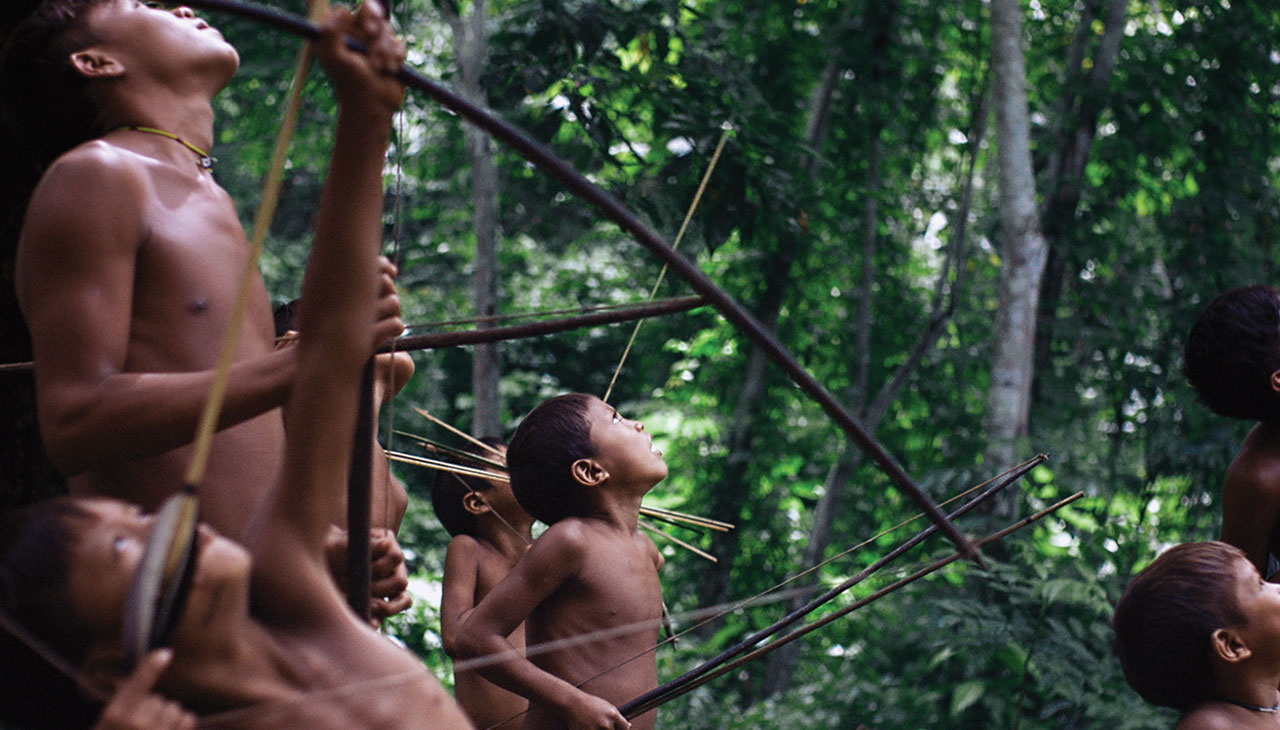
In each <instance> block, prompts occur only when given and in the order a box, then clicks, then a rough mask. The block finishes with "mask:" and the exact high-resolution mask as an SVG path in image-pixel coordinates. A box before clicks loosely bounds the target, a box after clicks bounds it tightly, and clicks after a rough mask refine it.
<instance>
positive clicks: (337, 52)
mask: <svg viewBox="0 0 1280 730" xmlns="http://www.w3.org/2000/svg"><path fill="white" fill-rule="evenodd" d="M348 36H349V37H351V38H353V39H355V40H356V41H359V42H360V43H361V44H362V45H364V47H365V49H366V50H367V52H368V53H367V54H361V53H357V52H356V51H353V50H351V49H350V48H348V47H347V42H346V40H347V37H348ZM315 49H316V55H317V56H318V57H319V59H320V63H321V64H323V65H324V69H325V71H326V72H327V73H328V74H329V79H330V80H331V81H332V82H333V87H334V91H335V92H336V93H337V95H338V101H339V103H341V104H342V105H343V107H344V109H355V110H358V111H363V112H377V111H382V112H385V113H386V114H387V115H388V116H390V114H392V113H394V112H395V111H396V110H397V109H399V108H400V102H401V101H402V100H403V99H404V85H403V84H401V83H400V82H399V81H398V80H396V73H397V72H398V71H399V70H400V66H401V64H403V63H404V57H405V45H404V43H403V42H402V41H400V39H398V38H396V37H395V35H394V34H393V33H392V32H391V25H390V24H389V23H388V22H387V20H386V18H385V17H383V14H382V6H381V5H379V4H378V2H377V1H376V0H365V2H364V3H362V4H361V5H360V7H359V8H357V9H356V11H355V13H352V12H351V11H349V10H347V9H346V8H343V7H336V8H334V9H333V10H332V11H330V13H329V17H328V19H327V20H325V22H324V24H323V25H321V26H320V38H319V40H318V41H317V42H316V44H315Z"/></svg>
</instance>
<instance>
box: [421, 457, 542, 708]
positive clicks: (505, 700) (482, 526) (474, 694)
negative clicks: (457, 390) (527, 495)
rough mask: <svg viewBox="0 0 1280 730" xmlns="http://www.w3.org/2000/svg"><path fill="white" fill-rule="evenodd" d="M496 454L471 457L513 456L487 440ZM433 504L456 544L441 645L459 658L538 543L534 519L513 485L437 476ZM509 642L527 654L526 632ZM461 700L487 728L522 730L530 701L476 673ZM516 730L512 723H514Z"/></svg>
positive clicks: (443, 599) (447, 576) (461, 686)
mask: <svg viewBox="0 0 1280 730" xmlns="http://www.w3.org/2000/svg"><path fill="white" fill-rule="evenodd" d="M483 441H484V442H485V443H487V444H489V445H490V446H492V447H493V448H494V449H495V451H486V450H483V449H480V448H479V447H477V448H474V449H469V450H470V451H473V452H474V453H475V454H476V455H477V456H481V457H484V458H486V459H489V460H491V461H492V460H498V461H502V460H503V459H504V455H505V454H506V451H507V448H506V446H505V445H503V443H502V442H501V441H499V440H498V439H484V440H483ZM431 504H432V506H433V507H434V508H435V511H436V516H437V517H439V518H440V523H441V524H443V525H444V528H445V529H446V530H448V531H449V534H450V535H452V536H453V539H452V540H451V541H450V542H449V551H448V553H447V554H446V555H445V561H444V588H443V591H442V593H441V596H440V639H441V642H442V643H443V644H444V651H445V653H446V654H448V655H449V656H451V657H456V656H457V655H458V629H459V627H460V626H461V625H462V622H463V621H464V620H465V619H466V618H467V615H468V614H470V613H471V609H473V608H475V607H476V605H477V604H479V603H480V601H481V600H483V599H484V597H485V596H487V595H488V594H489V592H490V591H492V590H493V588H494V586H496V585H498V583H499V582H500V581H501V580H502V579H503V578H505V577H506V576H507V574H508V573H510V572H511V569H512V568H514V567H515V565H516V563H518V562H520V559H521V558H522V557H524V554H525V552H526V551H527V550H528V549H529V545H530V544H531V543H532V542H533V535H532V533H531V532H530V530H531V528H532V527H533V518H532V517H530V516H529V513H528V512H525V511H524V509H523V508H522V507H521V506H520V504H519V503H518V502H516V499H515V496H514V495H512V493H511V485H510V483H508V482H506V481H499V480H496V479H484V478H481V477H477V476H462V475H459V474H453V473H451V472H443V471H442V472H437V473H436V480H435V483H434V484H433V485H432V487H431ZM507 641H508V642H510V643H511V645H512V646H513V647H515V648H516V649H518V650H523V649H524V625H523V624H522V625H520V626H517V627H516V629H515V631H513V632H511V634H510V635H508V636H507ZM453 681H454V691H453V696H454V698H455V699H457V700H458V704H460V705H462V709H463V710H464V711H465V712H466V713H467V716H468V717H470V718H471V721H472V722H474V723H475V724H476V727H479V728H494V729H495V730H514V728H518V727H520V723H521V721H522V720H523V718H522V717H519V715H520V714H521V713H523V712H524V711H525V710H526V709H528V707H529V701H528V700H526V699H525V698H523V697H521V696H520V695H518V694H515V693H513V692H508V691H507V690H505V689H503V688H501V687H498V686H497V685H495V684H493V683H492V682H490V681H488V680H486V679H485V678H483V677H481V676H480V675H479V674H477V673H476V672H474V671H462V672H458V671H455V672H454V675H453ZM508 720H509V722H504V721H508Z"/></svg>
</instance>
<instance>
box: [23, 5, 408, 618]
mask: <svg viewBox="0 0 1280 730" xmlns="http://www.w3.org/2000/svg"><path fill="white" fill-rule="evenodd" d="M145 9H146V8H145V6H143V5H141V4H140V3H136V2H131V1H125V0H118V1H117V2H110V3H106V4H104V5H102V6H101V7H99V8H97V9H95V10H94V11H93V17H94V29H95V31H96V32H97V38H98V41H97V42H96V43H95V44H94V45H92V46H90V47H88V48H85V49H81V50H79V51H77V52H76V53H75V54H73V56H72V59H71V60H72V63H73V64H74V65H75V67H76V68H77V69H78V70H79V71H80V72H81V74H82V75H83V76H84V78H85V79H86V80H87V81H88V83H89V84H90V85H91V87H92V88H94V89H96V91H94V92H93V93H94V99H95V104H96V106H97V108H98V109H99V110H100V116H101V120H100V122H101V125H100V126H101V127H102V128H104V129H111V130H114V131H111V132H109V133H108V134H106V135H104V136H103V137H101V138H99V139H96V140H93V141H91V142H88V143H85V144H82V145H80V146H78V147H76V148H74V149H72V150H71V151H69V152H68V153H66V154H64V155H63V156H62V157H60V158H59V159H58V160H57V161H56V162H55V163H54V164H53V165H52V166H51V167H50V169H49V170H48V171H47V172H46V174H45V175H44V177H43V178H42V180H41V182H40V184H39V185H38V187H37V188H36V190H35V192H34V195H33V197H32V201H31V204H30V206H29V209H28V213H27V217H26V220H25V224H24V227H23V231H22V235H21V240H20V244H19V249H18V255H17V270H16V286H17V294H18V298H19V301H20V303H21V306H22V309H23V314H24V317H25V318H26V319H27V322H28V325H29V328H30V331H31V335H32V344H33V349H34V353H35V372H36V388H37V394H36V395H37V398H36V400H37V405H38V409H39V419H40V429H41V433H42V437H43V439H44V442H45V445H46V449H47V451H48V453H49V455H50V458H51V459H52V460H53V461H54V463H55V464H56V465H57V466H58V468H59V470H60V471H61V472H62V473H63V474H64V475H65V476H67V477H68V486H69V489H70V491H71V493H72V494H74V495H78V496H111V497H116V498H120V499H124V500H127V501H130V502H135V503H138V504H140V505H142V506H144V507H146V508H147V509H156V508H157V507H158V506H159V505H160V503H161V502H162V501H163V500H164V499H165V498H166V497H167V496H169V495H170V494H172V493H174V492H175V491H176V490H177V489H179V488H180V487H181V486H182V485H183V482H184V480H185V477H186V470H187V467H188V465H189V464H190V462H191V459H192V446H191V445H190V444H191V442H192V440H193V437H194V434H195V430H196V424H197V422H198V419H199V416H200V413H201V412H202V410H203V408H204V404H205V400H206V398H207V396H208V393H209V390H210V387H211V384H212V382H213V368H214V365H215V363H216V360H217V357H218V353H219V351H220V348H221V343H222V340H223V337H224V332H225V331H226V329H227V327H228V324H229V323H230V318H231V315H232V310H233V307H234V303H235V300H236V296H237V292H238V286H239V280H240V277H241V272H242V270H243V269H244V268H245V266H246V265H247V263H248V259H249V257H250V255H251V252H250V245H249V243H248V241H247V240H246V238H245V235H244V232H243V229H242V227H241V224H240V221H239V218H238V216H237V214H236V210H235V207H234V205H233V204H232V201H231V199H230V197H229V196H228V195H227V193H226V191H225V190H223V189H222V188H221V187H220V186H219V185H218V184H217V182H216V180H215V179H214V177H213V173H212V171H209V170H203V169H201V168H200V167H198V166H197V165H196V164H195V161H196V155H195V154H194V153H193V152H191V150H189V149H186V148H185V147H183V146H182V145H180V144H178V143H176V142H174V141H173V140H171V139H166V138H164V137H161V136H157V135H154V134H148V133H143V132H137V131H128V130H122V129H120V127H122V126H125V125H143V126H148V127H153V128H158V129H164V130H170V131H173V130H176V132H175V133H178V134H180V136H181V137H182V138H183V139H185V140H187V141H189V142H190V143H191V144H194V145H196V146H197V147H200V148H202V149H206V150H207V149H210V147H211V144H212V140H213V112H212V107H211V106H210V100H211V99H212V98H213V96H214V95H215V94H217V93H218V91H219V90H221V89H222V88H223V86H225V84H226V83H227V81H228V80H229V79H230V78H231V76H232V74H234V72H235V70H236V67H237V65H238V63H239V58H238V56H237V54H236V51H235V49H234V48H233V47H232V46H231V45H230V44H228V43H226V41H225V40H224V39H223V38H222V36H221V34H220V33H219V32H218V31H217V30H216V29H215V28H213V27H211V26H209V25H208V24H207V23H205V22H204V21H202V20H200V19H199V18H197V17H195V15H194V14H193V13H191V11H190V10H187V9H185V8H180V9H178V10H176V11H174V12H172V13H168V12H165V13H145V12H142V10H145ZM394 275H395V269H394V267H392V266H391V265H390V263H389V262H384V263H383V264H382V268H381V270H380V274H379V290H378V291H379V292H380V299H379V303H378V311H379V313H380V317H381V318H382V319H383V320H386V321H391V320H394V319H396V318H398V316H399V302H398V299H397V298H396V294H395V287H394ZM248 294H249V295H248V299H247V303H246V312H245V314H244V324H243V329H242V331H241V333H240V335H239V338H238V340H237V342H236V345H235V354H234V361H233V365H232V368H231V373H230V377H229V378H228V380H227V392H226V400H225V403H224V405H223V408H222V411H221V414H220V420H219V426H220V430H219V431H218V432H217V433H216V434H215V435H214V437H213V441H212V447H211V450H210V453H209V459H208V462H207V466H206V468H205V471H204V474H203V476H202V478H201V481H200V484H199V485H197V486H198V487H199V489H200V492H201V494H202V496H203V502H202V512H201V516H202V518H203V519H204V520H206V521H207V522H209V523H210V524H211V525H213V526H214V527H216V528H217V529H218V530H219V531H220V532H222V533H224V534H226V535H229V536H232V537H239V536H240V535H241V534H242V533H243V531H244V529H245V525H246V522H247V520H248V518H249V517H250V516H251V515H252V514H253V513H254V511H255V510H256V509H257V508H258V506H259V505H260V503H261V501H262V499H263V498H264V496H265V493H266V488H267V487H268V486H269V485H271V484H272V483H273V482H275V481H276V480H277V479H278V477H279V474H280V470H281V468H282V464H283V459H284V448H285V446H284V416H283V412H282V411H281V408H280V407H281V406H282V405H283V404H284V403H285V401H286V399H287V398H288V396H289V394H290V390H291V387H292V385H293V382H294V379H295V376H296V372H297V353H296V350H295V349H294V348H285V349H277V348H275V347H274V338H273V334H274V333H273V326H272V319H271V312H270V306H269V302H268V298H267V294H266V288H265V286H264V284H263V281H262V278H261V276H260V275H258V274H257V273H256V271H255V272H254V274H253V276H252V278H251V281H250V286H249V292H248ZM401 372H402V373H403V370H402V371H401ZM373 448H375V449H377V448H378V447H376V445H375V446H374V447H373ZM379 454H380V450H379ZM374 464H375V471H377V472H378V473H377V474H376V475H375V479H374V488H375V493H374V496H373V504H374V506H375V509H374V518H375V524H374V527H375V529H377V530H379V533H378V537H376V538H375V547H378V548H379V549H380V552H379V554H378V555H377V556H375V558H376V559H377V560H379V561H380V564H379V565H377V566H376V567H375V571H374V577H375V579H376V580H378V583H377V585H376V586H375V593H374V598H373V602H372V604H371V605H372V606H373V609H374V614H375V615H377V616H379V617H382V616H385V615H389V614H390V613H394V612H396V611H398V610H403V609H404V608H405V607H407V605H408V603H409V597H408V594H407V593H405V592H404V587H405V584H407V578H406V577H405V575H404V573H405V571H404V565H403V561H402V560H401V561H400V562H399V563H398V564H388V563H389V562H390V561H388V560H387V559H386V558H387V557H388V556H390V557H392V558H394V557H395V556H398V555H402V553H401V551H400V549H399V546H398V545H395V544H394V536H392V537H391V538H390V544H388V540H387V539H385V538H384V537H382V535H383V534H384V533H385V532H386V531H387V530H391V531H394V530H395V528H396V527H398V525H399V521H400V517H401V516H402V515H403V512H404V501H405V500H404V494H403V491H397V487H398V486H399V485H398V484H397V483H396V482H394V481H393V480H392V479H391V477H390V474H389V473H388V472H387V468H386V464H385V460H382V459H375V461H374ZM334 514H335V520H345V505H344V503H338V504H335V506H334ZM331 547H332V548H333V549H335V550H337V549H339V548H345V537H344V539H343V540H342V542H341V545H339V544H338V543H337V541H336V540H334V541H331ZM377 590H380V591H382V593H377V592H376V591H377ZM384 598H385V599H389V600H385V601H384V600H382V599H384Z"/></svg>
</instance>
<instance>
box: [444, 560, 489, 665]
mask: <svg viewBox="0 0 1280 730" xmlns="http://www.w3.org/2000/svg"><path fill="white" fill-rule="evenodd" d="M480 549H481V548H480V546H479V545H478V544H477V543H476V541H475V538H473V537H470V536H468V535H458V536H457V537H455V538H453V539H452V540H450V541H449V549H448V551H447V552H446V553H445V556H444V580H443V581H442V583H443V585H442V586H441V590H440V643H441V645H443V646H444V653H445V654H448V655H449V656H450V657H457V656H458V631H459V629H461V627H462V623H463V621H465V620H466V618H467V616H469V615H470V613H471V609H473V608H475V607H476V583H477V580H478V573H479V570H480Z"/></svg>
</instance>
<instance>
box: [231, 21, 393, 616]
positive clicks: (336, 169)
mask: <svg viewBox="0 0 1280 730" xmlns="http://www.w3.org/2000/svg"><path fill="white" fill-rule="evenodd" d="M347 36H351V37H353V38H355V39H356V40H357V41H360V42H361V43H362V44H364V46H365V47H366V48H367V49H368V50H369V55H368V56H364V55H360V54H357V53H355V52H354V51H351V50H350V49H349V48H347V46H346V42H345V41H346V37H347ZM315 49H316V54H317V56H318V57H319V58H320V61H321V63H323V64H324V67H325V70H326V71H327V72H328V75H329V79H330V81H331V82H332V83H333V85H334V88H335V91H336V93H337V96H338V102H339V112H338V125H337V131H336V133H335V135H334V147H333V155H332V158H331V161H330V165H329V171H328V174H327V176H326V180H325V187H324V191H323V193H322V195H321V200H320V208H319V210H318V213H317V216H316V233H315V241H314V244H313V246H312V251H311V259H310V261H309V262H308V264H307V269H306V273H305V275H304V278H303V283H302V301H303V302H304V303H305V305H304V306H303V307H302V309H301V312H300V317H301V320H302V321H301V322H300V323H299V327H298V329H299V331H301V332H303V333H305V334H304V336H303V338H302V339H301V341H300V342H299V344H298V347H297V350H298V361H299V364H298V375H297V379H296V381H295V383H294V387H293V391H292V393H291V395H290V398H289V403H288V404H287V407H286V408H285V433H286V438H285V464H284V471H283V473H282V475H281V481H280V484H279V485H278V486H277V487H276V489H275V490H274V491H273V492H272V494H271V496H270V497H269V499H268V500H267V501H266V503H265V504H264V506H263V509H262V510H260V511H259V514H257V515H255V518H254V523H253V526H252V527H251V528H250V531H249V533H248V535H247V541H248V542H249V544H250V547H251V549H252V550H253V552H254V554H255V555H257V556H258V557H259V562H258V564H257V566H256V569H255V571H254V587H255V588H256V589H258V590H261V591H264V592H265V594H266V595H267V596H268V598H267V600H266V601H264V603H263V604H262V607H263V608H264V609H270V610H271V611H272V612H278V613H277V614H276V615H277V616H278V618H279V619H282V620H295V621H306V620H307V619H308V617H311V616H313V615H314V613H313V611H311V610H308V609H310V608H313V604H314V606H317V607H319V608H321V609H323V607H324V606H325V605H327V601H326V600H319V601H317V600H315V599H317V598H320V595H319V594H320V593H325V594H326V595H327V594H331V593H332V592H333V590H334V589H333V587H332V581H330V579H329V578H328V573H327V569H326V566H325V556H324V543H325V534H326V532H327V531H328V529H329V524H330V522H331V521H332V518H333V512H334V505H335V504H337V503H338V501H339V500H340V499H341V495H342V494H343V491H344V490H345V488H346V483H347V470H348V467H349V465H350V461H351V440H352V437H353V434H354V431H355V420H356V412H357V404H358V400H359V397H360V394H359V392H358V391H359V387H358V384H359V382H360V373H361V371H362V370H363V368H364V364H365V362H366V361H367V360H368V359H369V358H370V357H371V356H372V354H373V350H374V348H375V346H376V344H377V343H379V342H381V341H383V340H386V339H387V338H389V337H392V336H394V335H396V334H399V331H400V330H402V329H403V327H402V325H401V324H400V322H399V318H394V319H391V320H387V319H380V318H379V316H378V313H377V307H376V306H375V305H376V302H378V300H379V293H380V287H381V279H380V275H379V270H380V259H379V256H378V250H379V248H380V246H381V242H382V209H383V191H382V170H383V163H384V159H385V154H386V149H387V144H388V141H389V139H390V133H391V120H392V117H393V115H394V114H395V111H396V109H398V108H399V105H400V100H401V98H402V96H403V94H404V90H403V87H402V86H401V85H400V83H399V82H398V81H396V80H395V78H394V77H393V76H392V75H390V72H391V71H394V70H395V69H398V68H399V66H400V63H401V61H402V59H403V58H404V45H403V44H402V43H400V42H399V41H398V40H397V39H396V38H395V36H394V35H392V33H391V29H390V27H389V26H388V24H387V22H386V21H385V20H384V19H383V18H382V15H381V11H380V10H379V8H378V7H377V5H376V3H372V2H366V3H365V4H364V5H362V6H361V7H360V8H359V10H357V11H356V12H355V13H354V14H352V13H350V12H349V11H347V10H345V9H343V8H335V9H334V10H333V11H332V12H331V14H330V16H329V19H328V21H327V22H326V23H325V24H324V26H323V27H322V33H321V37H320V38H319V39H318V41H317V42H316V46H315ZM264 563H266V565H264Z"/></svg>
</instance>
